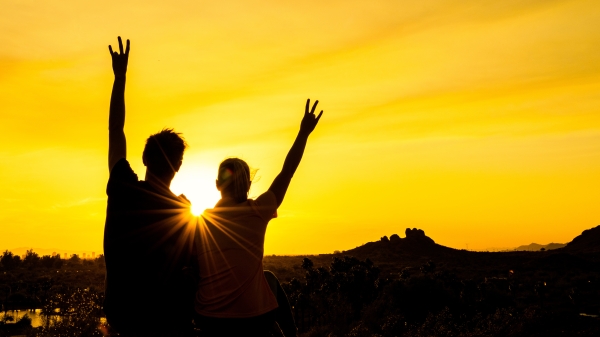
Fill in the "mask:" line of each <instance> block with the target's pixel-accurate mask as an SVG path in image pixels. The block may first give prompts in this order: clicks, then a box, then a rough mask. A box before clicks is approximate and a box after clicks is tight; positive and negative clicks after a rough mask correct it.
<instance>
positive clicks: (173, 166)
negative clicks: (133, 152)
mask: <svg viewBox="0 0 600 337" xmlns="http://www.w3.org/2000/svg"><path fill="white" fill-rule="evenodd" d="M186 147H187V143H186V142H185V140H184V139H183V137H182V136H181V134H180V133H177V132H175V131H173V129H163V130H162V131H161V132H159V133H156V134H153V135H151V136H150V137H148V139H147V140H146V146H145V147H144V154H143V156H142V159H143V161H144V165H146V167H147V168H148V171H150V172H151V173H152V174H154V175H155V176H158V177H170V179H173V177H174V176H175V173H176V172H177V171H179V168H180V167H181V162H182V160H183V152H184V151H185V148H186Z"/></svg>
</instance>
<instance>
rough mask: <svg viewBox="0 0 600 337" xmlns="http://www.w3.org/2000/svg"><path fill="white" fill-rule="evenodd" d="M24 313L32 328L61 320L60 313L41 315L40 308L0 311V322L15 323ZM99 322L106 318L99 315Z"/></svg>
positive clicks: (104, 320)
mask: <svg viewBox="0 0 600 337" xmlns="http://www.w3.org/2000/svg"><path fill="white" fill-rule="evenodd" d="M56 312H58V309H57V310H56ZM25 315H27V316H29V318H31V326H32V327H34V328H37V327H41V326H49V325H53V324H55V323H57V322H60V321H61V320H62V316H61V315H43V314H42V309H22V310H6V311H0V322H6V323H17V322H18V321H19V320H20V319H21V318H23V316H25ZM100 323H102V324H105V323H106V318H104V317H101V318H100Z"/></svg>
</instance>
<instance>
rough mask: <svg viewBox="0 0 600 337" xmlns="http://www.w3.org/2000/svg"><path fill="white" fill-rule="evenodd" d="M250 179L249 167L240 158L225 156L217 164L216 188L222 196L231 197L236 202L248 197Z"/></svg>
mask: <svg viewBox="0 0 600 337" xmlns="http://www.w3.org/2000/svg"><path fill="white" fill-rule="evenodd" d="M250 184H252V179H251V177H250V167H249V166H248V164H247V163H246V162H245V161H243V160H241V159H240V158H227V159H225V160H223V161H222V162H221V165H219V175H218V177H217V189H218V190H219V191H221V195H222V196H224V197H225V196H227V197H230V198H233V199H234V200H235V201H236V202H237V203H240V202H244V201H246V200H247V199H248V191H250Z"/></svg>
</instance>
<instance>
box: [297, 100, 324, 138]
mask: <svg viewBox="0 0 600 337" xmlns="http://www.w3.org/2000/svg"><path fill="white" fill-rule="evenodd" d="M317 104H319V101H315V104H314V105H313V107H312V109H311V110H310V112H309V111H308V108H309V107H310V98H309V99H307V100H306V109H305V110H304V117H303V118H302V122H301V123H300V132H302V133H307V134H310V133H311V132H313V130H314V129H315V127H316V126H317V123H319V119H321V115H323V110H321V112H320V113H319V115H318V116H316V115H315V109H316V108H317Z"/></svg>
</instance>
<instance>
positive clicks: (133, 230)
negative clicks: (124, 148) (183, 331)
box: [104, 158, 195, 328]
mask: <svg viewBox="0 0 600 337" xmlns="http://www.w3.org/2000/svg"><path fill="white" fill-rule="evenodd" d="M106 193H107V195H108V206H107V210H106V223H105V226H104V254H105V259H106V289H105V303H104V311H105V313H106V316H107V319H108V321H109V324H112V325H115V326H116V327H117V328H118V327H119V326H121V327H122V322H127V321H129V322H131V323H133V324H135V325H137V326H138V328H142V327H143V326H144V325H147V324H152V326H153V327H156V328H160V325H161V324H162V325H165V326H168V325H181V324H183V323H185V324H188V323H189V322H190V320H189V319H188V317H189V315H191V314H189V311H190V310H189V308H190V306H191V300H192V298H191V296H192V295H190V293H189V289H188V288H186V280H185V278H184V277H183V273H182V272H181V270H182V269H183V268H184V267H185V266H186V265H187V264H188V263H189V261H190V257H191V254H192V247H193V242H194V233H195V226H194V223H193V222H190V220H191V214H190V204H189V202H188V201H187V200H186V199H184V198H180V197H177V196H176V195H174V194H173V193H172V192H171V191H170V190H169V189H168V188H166V187H160V186H156V185H153V184H150V183H148V182H146V181H139V180H138V177H137V175H136V174H135V173H134V172H133V170H132V169H131V166H130V165H129V163H128V162H127V160H126V159H124V158H123V159H121V160H119V162H117V164H115V166H114V167H113V169H112V170H111V172H110V178H109V180H108V185H107V188H106ZM125 328H127V327H125Z"/></svg>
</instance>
